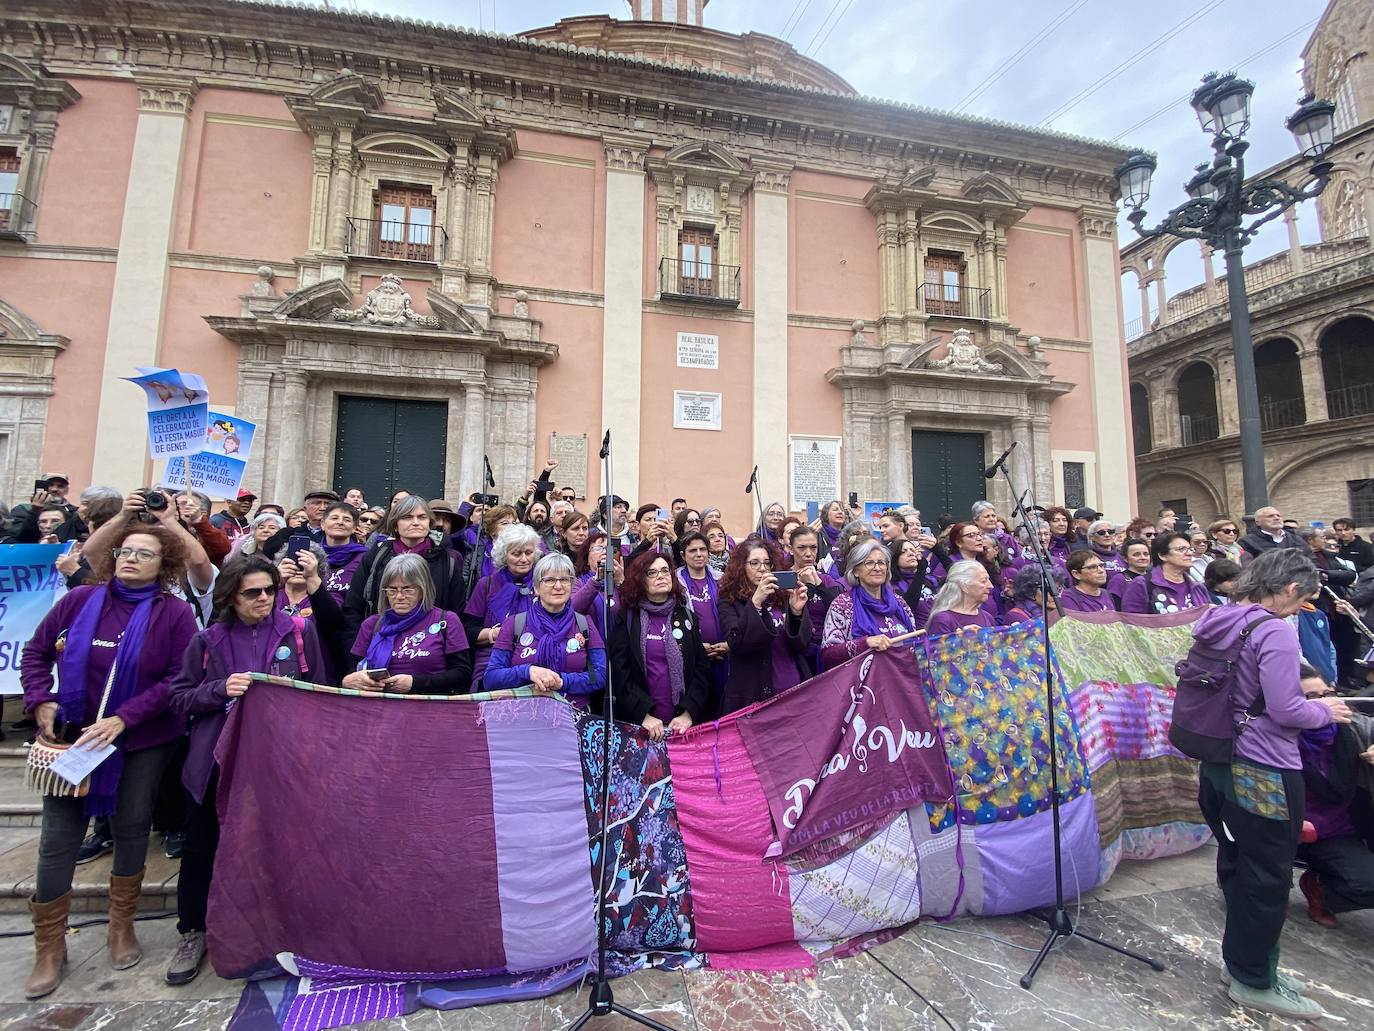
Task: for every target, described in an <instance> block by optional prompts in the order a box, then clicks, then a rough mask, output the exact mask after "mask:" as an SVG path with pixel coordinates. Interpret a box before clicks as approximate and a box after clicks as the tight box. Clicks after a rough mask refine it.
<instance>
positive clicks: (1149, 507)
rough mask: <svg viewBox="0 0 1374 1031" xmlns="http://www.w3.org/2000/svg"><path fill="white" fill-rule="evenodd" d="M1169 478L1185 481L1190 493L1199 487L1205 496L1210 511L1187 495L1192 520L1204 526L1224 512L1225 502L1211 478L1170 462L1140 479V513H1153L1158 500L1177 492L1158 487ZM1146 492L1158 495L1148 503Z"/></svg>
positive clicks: (1157, 505) (1137, 487)
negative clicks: (1202, 507) (1198, 505)
mask: <svg viewBox="0 0 1374 1031" xmlns="http://www.w3.org/2000/svg"><path fill="white" fill-rule="evenodd" d="M1169 480H1179V481H1182V482H1183V483H1186V484H1187V487H1188V492H1189V494H1190V495H1191V494H1192V493H1193V491H1194V488H1199V489H1201V491H1202V493H1203V495H1204V496H1205V497H1206V499H1207V505H1208V506H1209V507H1210V509H1211V511H1210V512H1208V511H1204V510H1201V509H1199V508H1198V507H1197V505H1196V504H1194V502H1193V499H1192V497H1189V500H1188V507H1189V508H1190V509H1192V511H1190V512H1189V513H1188V514H1189V515H1190V516H1192V517H1193V521H1194V522H1198V523H1201V524H1202V525H1204V526H1206V525H1207V523H1209V522H1211V521H1212V520H1213V519H1216V518H1218V517H1220V516H1222V515H1225V514H1226V502H1225V500H1224V499H1223V498H1222V496H1221V492H1220V491H1219V490H1217V488H1216V485H1215V484H1214V483H1213V482H1212V480H1210V479H1209V478H1208V477H1206V476H1204V475H1202V474H1201V473H1199V472H1195V471H1193V470H1192V469H1189V468H1188V467H1187V466H1184V465H1179V464H1177V463H1175V464H1171V465H1169V466H1168V467H1166V468H1163V469H1160V470H1159V471H1158V472H1156V473H1153V474H1152V475H1149V476H1147V477H1146V478H1145V479H1143V480H1141V481H1140V483H1139V484H1138V485H1137V486H1136V497H1137V503H1138V504H1139V506H1140V511H1141V513H1142V514H1143V513H1145V512H1150V513H1153V512H1154V511H1155V510H1156V509H1158V508H1159V501H1160V500H1162V499H1163V498H1165V497H1168V496H1171V495H1173V494H1176V493H1177V491H1176V490H1174V489H1166V490H1160V489H1159V486H1158V485H1159V484H1160V483H1164V482H1168V481H1169ZM1147 492H1153V493H1157V494H1158V495H1159V496H1158V497H1157V498H1155V499H1153V500H1152V501H1150V502H1149V503H1147V502H1146V495H1147ZM1204 517H1205V518H1204Z"/></svg>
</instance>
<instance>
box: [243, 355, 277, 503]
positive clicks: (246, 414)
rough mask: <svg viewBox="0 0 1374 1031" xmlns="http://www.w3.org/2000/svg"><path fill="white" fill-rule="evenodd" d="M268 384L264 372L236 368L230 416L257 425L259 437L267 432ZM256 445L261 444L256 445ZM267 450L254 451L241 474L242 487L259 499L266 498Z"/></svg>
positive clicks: (267, 378)
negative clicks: (236, 377) (235, 393)
mask: <svg viewBox="0 0 1374 1031" xmlns="http://www.w3.org/2000/svg"><path fill="white" fill-rule="evenodd" d="M271 384H272V373H271V372H270V371H268V370H267V369H258V368H251V369H249V368H244V367H243V365H242V364H240V365H239V385H238V394H237V395H236V396H235V398H234V414H235V415H237V416H239V417H240V418H243V419H248V420H249V421H251V422H255V423H257V425H258V432H259V433H261V432H263V430H265V429H266V428H267V418H268V396H269V390H270V388H271ZM259 444H260V445H262V444H265V441H260V442H259ZM266 452H267V448H266V447H265V446H259V447H255V448H254V449H253V452H252V457H251V458H249V459H248V467H247V468H246V469H245V470H244V473H243V485H244V486H245V487H247V488H248V489H250V490H254V491H256V492H257V494H258V496H259V497H262V498H266V497H267V493H266V492H267V475H266V473H267V464H266V461H265V459H264V456H265V455H266Z"/></svg>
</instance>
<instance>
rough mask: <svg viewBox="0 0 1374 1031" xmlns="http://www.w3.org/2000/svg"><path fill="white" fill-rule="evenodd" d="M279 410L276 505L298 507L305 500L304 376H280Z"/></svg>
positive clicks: (291, 373)
mask: <svg viewBox="0 0 1374 1031" xmlns="http://www.w3.org/2000/svg"><path fill="white" fill-rule="evenodd" d="M282 386H283V390H282V410H281V419H280V420H279V425H280V427H281V430H280V434H281V435H280V437H279V438H278V440H277V485H276V496H277V498H278V499H280V501H279V503H280V504H282V505H285V506H287V508H288V509H289V508H290V507H291V506H293V505H296V504H299V503H300V501H301V499H302V498H303V497H304V496H305V455H306V430H305V421H306V404H305V398H306V388H307V386H308V384H307V382H306V375H305V373H304V372H301V371H299V370H297V369H290V370H288V371H287V372H286V373H284V374H283V376H282Z"/></svg>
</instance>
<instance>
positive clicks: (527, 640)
mask: <svg viewBox="0 0 1374 1031" xmlns="http://www.w3.org/2000/svg"><path fill="white" fill-rule="evenodd" d="M520 643H521V644H522V645H530V644H533V643H534V634H532V633H530V632H529V631H528V630H526V631H525V632H524V633H523V634H521V635H520Z"/></svg>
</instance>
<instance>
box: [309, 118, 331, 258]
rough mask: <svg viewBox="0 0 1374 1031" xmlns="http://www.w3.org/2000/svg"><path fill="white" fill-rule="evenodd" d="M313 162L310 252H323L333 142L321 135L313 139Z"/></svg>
mask: <svg viewBox="0 0 1374 1031" xmlns="http://www.w3.org/2000/svg"><path fill="white" fill-rule="evenodd" d="M312 156H313V158H314V162H315V171H314V178H313V179H312V181H311V186H310V250H311V252H312V253H316V254H318V253H320V252H322V251H324V249H325V247H326V246H327V245H328V242H329V195H330V194H329V170H330V167H331V165H332V164H333V162H334V154H333V142H332V140H331V139H330V137H329V136H327V135H324V134H323V133H321V134H319V135H317V136H316V137H315V147H314V149H313V151H312Z"/></svg>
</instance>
